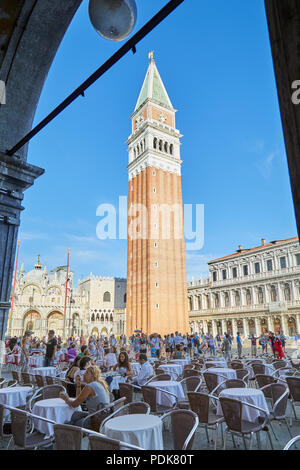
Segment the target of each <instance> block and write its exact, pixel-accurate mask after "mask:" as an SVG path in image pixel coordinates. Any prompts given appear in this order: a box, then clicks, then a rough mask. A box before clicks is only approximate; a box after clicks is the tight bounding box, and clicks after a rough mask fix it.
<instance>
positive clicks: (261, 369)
mask: <svg viewBox="0 0 300 470" xmlns="http://www.w3.org/2000/svg"><path fill="white" fill-rule="evenodd" d="M251 366H252V370H253V372H254V375H257V374H264V373H265V370H266V369H265V366H264V365H263V364H251Z"/></svg>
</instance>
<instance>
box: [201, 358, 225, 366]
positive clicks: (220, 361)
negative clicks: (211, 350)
mask: <svg viewBox="0 0 300 470" xmlns="http://www.w3.org/2000/svg"><path fill="white" fill-rule="evenodd" d="M206 362H207V363H208V364H214V365H216V367H219V365H220V366H222V367H227V362H226V361H225V359H213V360H211V361H209V360H208V361H206Z"/></svg>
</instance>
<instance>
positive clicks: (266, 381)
mask: <svg viewBox="0 0 300 470" xmlns="http://www.w3.org/2000/svg"><path fill="white" fill-rule="evenodd" d="M255 378H256V382H257V384H258V386H259V388H262V387H265V385H270V384H274V383H275V379H274V377H273V376H272V375H265V374H257V375H256V376H255ZM262 392H263V394H264V396H265V397H266V398H272V393H271V390H270V388H267V389H265V390H263V391H262Z"/></svg>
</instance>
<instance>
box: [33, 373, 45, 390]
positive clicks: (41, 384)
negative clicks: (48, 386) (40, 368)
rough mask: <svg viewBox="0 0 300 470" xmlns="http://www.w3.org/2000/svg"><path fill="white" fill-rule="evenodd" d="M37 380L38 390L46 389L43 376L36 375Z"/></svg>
mask: <svg viewBox="0 0 300 470" xmlns="http://www.w3.org/2000/svg"><path fill="white" fill-rule="evenodd" d="M34 378H35V383H36V385H37V387H38V388H43V387H44V379H43V376H42V375H39V374H37V375H35V376H34Z"/></svg>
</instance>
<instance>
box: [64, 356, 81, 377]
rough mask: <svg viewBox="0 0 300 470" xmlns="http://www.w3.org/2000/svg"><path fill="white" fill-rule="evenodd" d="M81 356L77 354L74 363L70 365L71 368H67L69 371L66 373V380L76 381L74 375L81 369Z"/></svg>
mask: <svg viewBox="0 0 300 470" xmlns="http://www.w3.org/2000/svg"><path fill="white" fill-rule="evenodd" d="M80 359H81V357H80V356H76V357H75V359H74V361H73V362H72V364H71V365H70V367H69V369H68V370H67V373H66V377H65V380H66V382H72V383H74V375H75V372H77V371H78V370H80V369H79V361H80Z"/></svg>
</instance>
